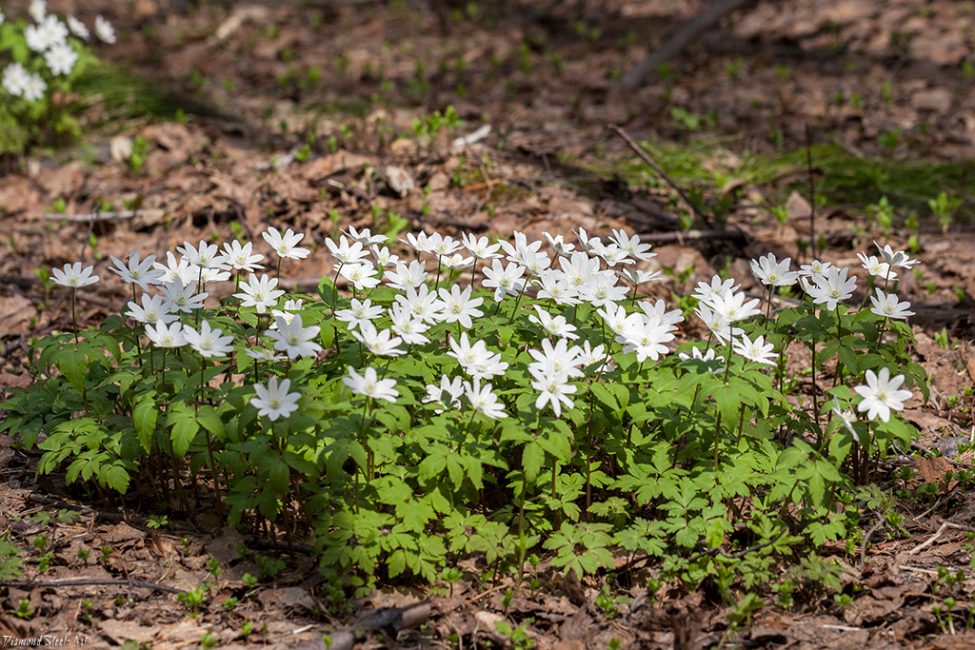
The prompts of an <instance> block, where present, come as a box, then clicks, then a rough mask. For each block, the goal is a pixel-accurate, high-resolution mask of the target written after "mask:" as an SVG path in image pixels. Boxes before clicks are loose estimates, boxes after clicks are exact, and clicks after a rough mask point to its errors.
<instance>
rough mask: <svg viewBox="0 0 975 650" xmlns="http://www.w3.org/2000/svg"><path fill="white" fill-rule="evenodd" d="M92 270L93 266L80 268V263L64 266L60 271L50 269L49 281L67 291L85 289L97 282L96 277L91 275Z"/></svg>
mask: <svg viewBox="0 0 975 650" xmlns="http://www.w3.org/2000/svg"><path fill="white" fill-rule="evenodd" d="M94 270H95V267H94V266H86V267H84V268H82V265H81V262H75V263H74V264H65V265H64V266H63V267H62V268H60V269H51V280H52V281H53V282H54V283H55V284H60V285H61V286H62V287H68V288H69V289H77V288H79V287H87V286H88V285H91V284H95V283H96V282H98V276H97V275H92V271H94Z"/></svg>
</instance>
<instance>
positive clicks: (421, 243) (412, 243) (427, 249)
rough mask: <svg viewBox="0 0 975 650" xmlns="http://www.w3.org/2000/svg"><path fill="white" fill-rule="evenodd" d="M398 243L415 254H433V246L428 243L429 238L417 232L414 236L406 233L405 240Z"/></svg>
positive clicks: (423, 233)
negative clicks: (405, 245)
mask: <svg viewBox="0 0 975 650" xmlns="http://www.w3.org/2000/svg"><path fill="white" fill-rule="evenodd" d="M400 241H401V242H402V243H404V244H407V245H408V246H409V247H410V248H412V249H413V250H415V251H416V252H417V253H432V252H433V244H432V243H431V242H430V236H429V235H427V234H426V233H425V232H418V233H416V234H414V233H411V232H409V233H406V239H401V240H400Z"/></svg>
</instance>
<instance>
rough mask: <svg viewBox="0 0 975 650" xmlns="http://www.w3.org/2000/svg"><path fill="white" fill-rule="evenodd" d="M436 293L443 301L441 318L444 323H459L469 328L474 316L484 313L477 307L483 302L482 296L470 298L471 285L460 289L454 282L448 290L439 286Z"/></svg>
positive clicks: (472, 323)
mask: <svg viewBox="0 0 975 650" xmlns="http://www.w3.org/2000/svg"><path fill="white" fill-rule="evenodd" d="M438 293H439V295H440V301H441V302H442V303H443V307H442V319H443V322H445V323H460V325H461V327H464V328H469V327H472V326H473V325H474V321H473V319H474V318H479V317H481V316H483V315H484V312H483V311H481V310H480V309H478V307H480V306H481V304H482V303H483V302H484V298H471V293H472V289H471V287H466V288H465V289H463V290H461V288H460V287H459V286H457V285H456V284H455V285H454V286H452V287H451V288H450V291H447V289H446V288H441V289H440V291H439V292H438Z"/></svg>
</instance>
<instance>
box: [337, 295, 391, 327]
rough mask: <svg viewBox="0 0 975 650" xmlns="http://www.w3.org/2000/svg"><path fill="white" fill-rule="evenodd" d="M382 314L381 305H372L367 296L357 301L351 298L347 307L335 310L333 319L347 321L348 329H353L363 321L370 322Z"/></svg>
mask: <svg viewBox="0 0 975 650" xmlns="http://www.w3.org/2000/svg"><path fill="white" fill-rule="evenodd" d="M382 315H383V308H382V306H381V305H373V304H372V301H371V300H369V299H368V298H367V299H366V300H362V301H359V300H357V299H355V298H353V299H352V300H351V301H350V302H349V308H348V309H339V310H338V311H336V312H335V320H338V321H341V322H343V323H348V326H349V329H350V330H351V329H355V328H357V327H359V326H360V325H361V324H362V323H364V322H371V321H374V320H376V319H377V318H379V317H380V316H382Z"/></svg>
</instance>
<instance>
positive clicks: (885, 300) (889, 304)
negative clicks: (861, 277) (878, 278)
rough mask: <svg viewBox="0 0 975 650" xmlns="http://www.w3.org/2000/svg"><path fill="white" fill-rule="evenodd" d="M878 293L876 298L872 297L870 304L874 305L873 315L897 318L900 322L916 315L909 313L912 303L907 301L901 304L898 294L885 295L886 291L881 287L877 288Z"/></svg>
mask: <svg viewBox="0 0 975 650" xmlns="http://www.w3.org/2000/svg"><path fill="white" fill-rule="evenodd" d="M876 291H877V295H876V296H870V302H871V303H872V304H873V308H872V309H871V310H870V311H872V312H873V313H875V314H877V315H878V316H883V317H884V318H895V319H899V320H906V319H907V317H908V316H913V315H914V312H912V311H909V310H910V308H911V303H909V302H907V301H906V300H905V301H904V302H900V300H899V298H898V297H897V294H895V293H884V290H883V289H881V288H880V287H877V289H876Z"/></svg>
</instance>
